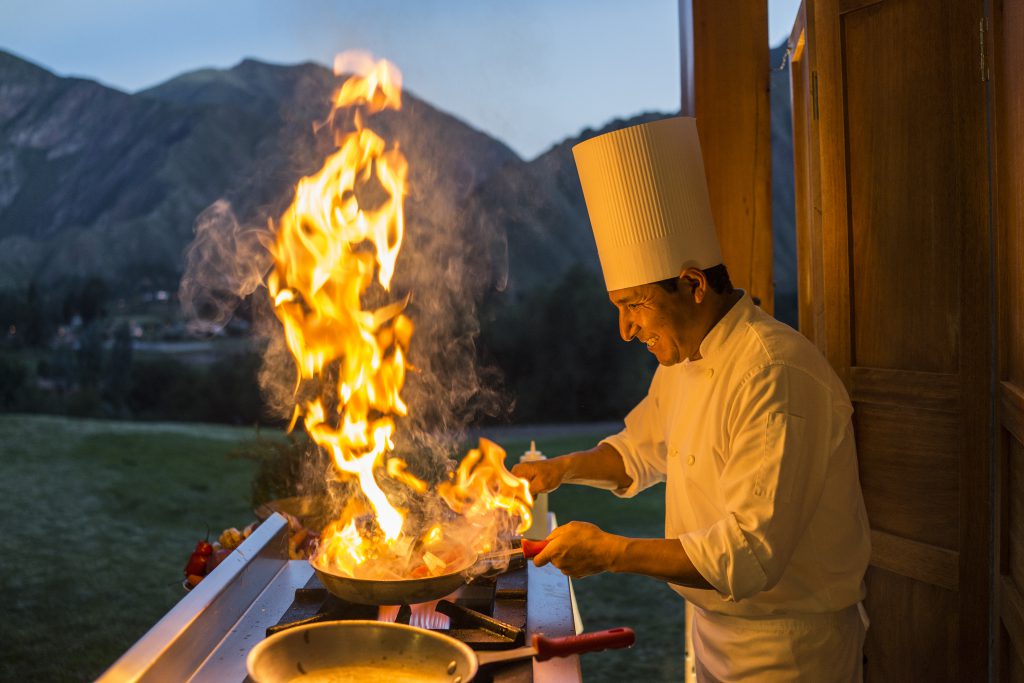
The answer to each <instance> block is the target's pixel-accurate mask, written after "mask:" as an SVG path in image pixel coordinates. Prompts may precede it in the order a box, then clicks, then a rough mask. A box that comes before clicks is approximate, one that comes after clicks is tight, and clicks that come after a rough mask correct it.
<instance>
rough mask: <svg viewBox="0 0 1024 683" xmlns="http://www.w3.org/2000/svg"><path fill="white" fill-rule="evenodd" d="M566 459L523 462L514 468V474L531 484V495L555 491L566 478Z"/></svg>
mask: <svg viewBox="0 0 1024 683" xmlns="http://www.w3.org/2000/svg"><path fill="white" fill-rule="evenodd" d="M565 464H566V459H565V458H550V459H548V460H536V461H534V462H521V463H519V464H517V465H516V466H514V467H513V468H512V474H513V475H514V476H516V477H519V478H520V479H525V480H526V481H528V482H529V483H530V493H531V494H532V495H534V496H536V495H537V494H538V493H547V492H548V491H554V490H555V489H557V488H558V487H559V486H561V484H562V480H563V479H564V478H565Z"/></svg>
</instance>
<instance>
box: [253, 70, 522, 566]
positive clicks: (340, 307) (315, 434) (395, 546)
mask: <svg viewBox="0 0 1024 683" xmlns="http://www.w3.org/2000/svg"><path fill="white" fill-rule="evenodd" d="M335 73H336V74H337V75H341V74H342V73H351V74H352V75H350V76H349V77H348V78H347V79H346V80H345V81H344V83H343V85H342V86H341V87H340V88H339V89H338V91H337V93H336V94H335V96H334V103H333V104H334V106H333V108H332V111H331V115H330V116H329V117H328V119H327V121H326V122H325V124H327V125H331V126H332V128H333V127H334V125H335V124H336V122H337V120H338V119H339V118H345V119H346V120H349V119H350V120H351V121H352V129H351V130H349V131H348V132H345V133H343V134H342V133H338V132H337V131H335V133H336V142H337V145H338V149H337V151H336V152H334V153H333V154H332V155H331V156H330V157H328V158H327V160H326V161H325V162H324V165H323V168H322V169H321V170H320V171H319V172H317V173H316V174H315V175H313V176H310V177H307V178H303V179H302V180H300V181H299V183H298V185H297V186H296V188H295V197H294V200H293V201H292V204H291V206H289V207H288V209H287V210H286V211H285V213H284V215H283V216H282V217H281V219H280V222H279V225H278V227H277V233H276V242H275V244H274V246H273V248H272V252H273V256H274V261H275V266H274V269H273V271H272V272H271V273H270V275H269V276H268V279H267V285H268V289H269V292H270V296H271V298H272V301H273V303H274V310H275V312H276V314H277V317H278V319H279V320H280V321H281V323H282V325H283V326H284V333H285V340H286V342H287V345H288V348H289V350H290V351H291V354H292V356H293V357H294V359H295V362H296V366H297V377H296V397H297V402H296V405H295V410H294V414H293V419H292V426H293V427H294V426H295V425H296V424H297V423H298V421H300V420H301V421H302V424H303V426H304V427H305V429H306V431H307V432H308V433H309V435H310V436H311V437H312V439H313V440H314V442H315V443H317V444H318V445H319V446H320V447H322V448H324V449H325V450H326V451H327V452H328V453H330V454H331V456H332V458H333V462H334V465H335V470H336V473H337V476H339V477H341V478H347V479H353V480H355V481H357V482H358V487H359V490H360V491H361V495H360V496H356V497H355V498H353V499H352V500H349V501H348V503H347V504H346V505H345V507H344V509H343V510H342V512H341V514H340V516H339V517H338V519H336V520H335V521H334V522H332V523H331V524H330V525H329V526H328V528H327V529H325V531H324V533H323V534H322V538H321V544H320V547H319V549H318V552H317V558H316V561H317V562H318V563H320V564H322V565H325V566H327V567H329V568H331V569H332V570H335V571H341V572H344V573H347V574H349V575H352V576H364V577H367V578H405V577H406V576H409V575H415V574H416V573H417V572H418V573H420V574H423V573H427V574H440V573H443V572H445V571H448V570H450V569H451V568H452V566H453V565H454V564H459V563H465V561H467V558H469V559H472V558H473V557H475V554H477V553H480V552H485V551H487V550H491V549H492V547H493V545H494V543H495V541H496V538H497V535H498V534H499V533H500V531H501V528H502V527H503V526H504V527H507V526H508V524H507V520H510V519H511V520H514V521H515V522H517V523H518V524H517V526H518V529H519V530H520V531H521V530H523V529H525V528H527V527H528V526H529V524H530V507H531V505H532V499H531V498H530V493H529V487H528V486H527V485H526V483H525V482H524V481H522V480H520V479H517V478H515V477H513V476H512V475H511V474H509V472H508V471H507V470H506V469H505V467H504V462H503V461H504V455H505V454H504V451H502V450H501V448H500V447H498V446H497V445H495V444H492V443H490V442H485V441H483V440H482V441H481V445H480V448H479V449H474V450H472V451H470V452H469V454H468V455H467V456H466V458H465V459H464V460H463V462H462V463H461V464H460V466H459V468H458V470H457V471H456V472H455V473H453V475H452V477H451V479H450V480H449V481H444V482H441V483H440V485H439V486H437V487H436V488H433V489H432V488H431V487H430V486H428V484H427V483H426V482H424V481H422V480H420V479H419V478H417V477H416V476H415V475H414V474H412V473H411V472H410V471H409V468H408V466H407V464H406V463H405V461H403V460H401V459H400V458H398V457H395V456H393V455H392V451H393V450H394V434H395V427H396V424H395V418H396V417H401V416H404V415H406V414H407V412H408V407H407V406H406V404H405V403H404V402H403V401H402V398H401V395H400V394H401V389H402V385H403V383H404V381H405V371H406V357H407V354H408V349H409V343H410V340H411V338H412V334H413V323H412V321H411V320H410V319H409V318H408V317H407V316H406V315H405V314H404V313H403V310H404V309H405V305H406V303H407V301H408V298H406V299H405V300H398V301H395V302H393V303H391V304H388V305H385V306H383V307H381V308H377V309H375V310H366V309H364V308H363V302H364V300H365V299H366V298H367V295H368V294H370V293H371V292H370V290H371V288H374V287H375V284H376V285H379V287H380V288H382V289H383V291H384V292H390V288H391V280H392V277H393V275H394V272H395V262H396V259H397V257H398V253H399V250H400V248H401V246H402V238H403V234H404V231H405V216H404V200H405V196H406V194H407V177H408V163H407V160H406V158H405V156H404V155H403V154H402V152H401V151H400V150H399V147H398V145H397V143H396V144H392V145H390V146H389V145H388V143H387V142H386V141H385V140H384V139H383V138H382V137H381V136H380V135H378V134H377V133H376V132H374V131H373V130H371V129H369V128H367V127H366V120H367V118H369V117H370V116H372V115H373V114H374V113H377V112H380V111H382V110H385V109H399V108H401V75H400V73H399V72H398V70H397V69H396V68H395V67H394V66H393V65H392V64H390V63H389V62H387V61H385V60H381V61H379V62H375V61H374V60H373V59H372V58H370V57H369V56H368V55H366V54H364V53H346V54H345V55H342V56H339V58H338V59H336V60H335ZM341 112H344V113H345V114H346V116H345V117H339V116H337V115H338V114H339V113H341ZM348 114H351V116H347V115H348ZM310 396H312V398H310ZM381 477H389V478H390V479H392V480H394V481H396V482H400V483H401V484H402V485H404V486H405V487H407V488H408V489H410V490H411V491H414V492H416V493H417V494H419V495H433V496H435V497H437V498H439V499H440V500H442V501H443V502H444V503H445V504H446V505H447V506H448V508H450V510H451V511H453V512H454V513H455V515H457V516H453V520H452V521H446V522H445V523H444V524H433V525H432V526H431V527H430V528H428V529H425V530H424V529H407V528H406V517H407V515H406V511H405V510H402V509H401V508H400V507H399V506H397V505H395V504H393V503H392V501H391V500H390V499H389V497H388V495H387V494H386V493H385V491H384V489H383V488H382V487H381V486H380V484H379V483H378V478H381ZM368 519H369V520H370V522H368V521H367V520H368Z"/></svg>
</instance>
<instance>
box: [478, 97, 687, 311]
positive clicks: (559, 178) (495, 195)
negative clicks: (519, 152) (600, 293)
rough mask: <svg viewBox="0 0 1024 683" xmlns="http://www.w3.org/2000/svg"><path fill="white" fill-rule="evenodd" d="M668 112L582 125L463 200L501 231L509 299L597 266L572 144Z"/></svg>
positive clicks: (494, 230) (500, 172)
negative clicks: (580, 129)
mask: <svg viewBox="0 0 1024 683" xmlns="http://www.w3.org/2000/svg"><path fill="white" fill-rule="evenodd" d="M666 116H671V114H663V113H645V114H640V115H638V116H635V117H633V118H630V119H616V120H614V121H612V122H611V123H609V124H607V125H605V126H604V127H603V128H601V129H600V130H591V129H586V130H584V131H583V132H582V133H580V134H579V135H578V136H576V137H573V138H569V139H566V140H564V141H562V142H560V143H558V144H557V145H555V146H553V147H551V148H550V149H549V150H547V151H546V152H544V153H543V154H541V155H540V156H539V157H537V158H536V159H534V160H532V161H529V162H526V161H523V162H518V163H511V164H507V165H506V166H504V167H503V168H501V169H500V170H498V171H497V172H496V173H494V174H493V175H492V176H491V177H490V178H488V179H487V180H486V181H485V182H483V183H482V184H481V185H480V186H479V187H478V188H477V190H476V191H475V192H474V193H473V195H472V196H471V197H470V199H469V201H468V202H467V205H466V208H465V211H464V216H465V219H466V220H467V221H469V222H471V223H474V224H476V225H479V226H483V227H484V229H485V230H487V231H489V232H491V233H495V234H498V235H503V236H504V238H505V243H504V244H503V245H502V246H503V247H504V248H505V254H506V255H507V263H508V264H509V268H508V284H507V288H508V292H509V294H510V295H511V296H512V297H513V298H518V297H520V296H521V295H522V294H523V293H524V292H525V291H528V290H530V289H532V288H534V287H537V286H541V285H543V284H544V283H550V282H552V281H553V280H557V279H558V278H559V277H561V276H562V275H563V274H564V273H565V272H566V271H568V270H569V269H570V268H572V267H573V266H575V265H581V266H583V267H585V268H587V269H589V270H594V271H595V272H596V271H597V269H598V268H599V267H600V264H599V263H598V258H597V247H596V246H595V244H594V238H593V234H592V233H591V230H590V219H589V217H588V216H587V207H586V204H585V203H584V200H583V189H582V188H581V187H580V180H579V176H578V175H577V173H576V163H575V161H573V156H572V148H573V146H574V145H576V144H578V143H580V142H582V141H584V140H587V139H589V138H591V137H594V136H597V135H601V134H603V133H607V132H610V131H613V130H618V129H620V128H625V127H628V126H633V125H638V124H641V123H646V122H648V121H654V120H657V119H660V118H665V117H666Z"/></svg>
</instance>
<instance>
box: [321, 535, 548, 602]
mask: <svg viewBox="0 0 1024 683" xmlns="http://www.w3.org/2000/svg"><path fill="white" fill-rule="evenodd" d="M547 543H548V542H547V541H530V540H528V539H525V538H524V539H523V546H522V548H521V549H516V550H510V551H499V552H497V553H489V554H485V555H480V556H477V557H475V558H473V560H472V561H470V562H469V563H468V564H466V565H465V566H462V567H459V568H458V569H456V570H454V571H451V572H447V573H445V574H439V575H437V576H429V577H426V578H423V579H393V580H386V579H356V578H353V577H351V576H345V575H342V574H336V573H334V572H331V571H330V570H328V569H326V568H324V567H320V566H317V564H316V562H314V561H313V560H310V561H309V563H310V565H311V566H312V567H313V570H314V571H315V572H316V575H317V578H319V579H320V582H321V583H322V584H323V585H324V588H326V589H327V590H328V591H330V592H331V593H332V594H333V595H336V596H337V597H339V598H341V599H342V600H348V601H349V602H355V603H358V604H360V605H414V604H417V603H420V602H427V601H428V600H436V599H438V598H443V597H444V596H446V595H449V594H451V593H452V592H453V591H454V590H455V589H456V588H458V587H459V586H461V585H462V584H464V583H467V582H468V581H469V580H470V579H471V578H472V573H471V572H470V571H469V570H470V569H472V568H473V567H474V566H475V565H476V564H477V563H478V562H481V561H485V560H493V559H495V558H496V557H501V556H503V555H505V554H507V555H508V556H509V557H512V556H515V555H517V554H519V553H522V555H523V557H525V558H527V559H530V558H532V557H534V556H535V555H537V554H538V553H539V552H540V551H541V550H543V549H544V546H546V545H547Z"/></svg>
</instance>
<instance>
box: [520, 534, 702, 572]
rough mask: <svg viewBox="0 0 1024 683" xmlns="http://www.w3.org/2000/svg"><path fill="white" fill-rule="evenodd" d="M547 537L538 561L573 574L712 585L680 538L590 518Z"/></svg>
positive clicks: (535, 560)
mask: <svg viewBox="0 0 1024 683" xmlns="http://www.w3.org/2000/svg"><path fill="white" fill-rule="evenodd" d="M547 541H548V543H547V546H546V547H545V548H544V550H542V551H541V552H540V554H538V555H537V557H536V558H535V559H534V563H536V565H537V566H538V567H541V566H544V565H545V564H547V563H548V562H550V563H551V564H553V565H555V566H556V567H558V568H559V569H560V570H562V571H563V572H564V573H566V574H568V575H569V576H571V577H573V578H579V577H583V576H590V575H591V574H598V573H600V572H616V573H620V574H643V575H645V576H651V577H654V578H656V579H660V580H662V581H668V582H669V583H674V584H678V585H681V586H690V587H692V588H712V586H711V584H710V583H708V582H707V580H706V579H705V578H704V577H703V576H701V574H700V572H698V571H697V569H696V568H695V567H694V566H693V562H691V561H690V557H689V556H688V555H687V554H686V550H685V549H684V548H683V545H682V543H680V542H679V539H676V538H668V539H665V538H627V537H625V536H618V535H616V534H611V533H608V532H607V531H604V530H602V529H600V528H598V527H596V526H594V525H593V524H590V523H589V522H579V521H574V522H569V523H568V524H563V525H562V526H559V527H557V528H555V529H554V530H553V531H552V532H551V533H550V534H549V535H548V538H547Z"/></svg>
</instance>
